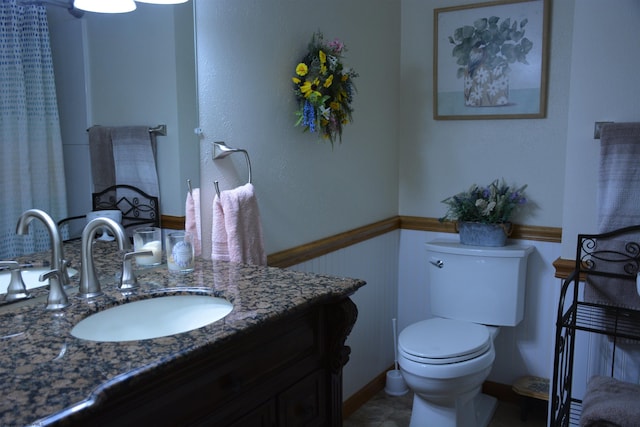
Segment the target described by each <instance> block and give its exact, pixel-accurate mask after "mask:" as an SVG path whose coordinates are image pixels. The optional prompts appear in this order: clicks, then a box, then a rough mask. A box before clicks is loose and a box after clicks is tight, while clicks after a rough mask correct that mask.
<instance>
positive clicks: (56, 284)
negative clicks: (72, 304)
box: [40, 270, 69, 310]
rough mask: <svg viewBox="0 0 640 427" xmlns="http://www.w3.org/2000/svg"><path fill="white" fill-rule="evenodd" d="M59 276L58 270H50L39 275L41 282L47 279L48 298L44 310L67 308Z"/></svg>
mask: <svg viewBox="0 0 640 427" xmlns="http://www.w3.org/2000/svg"><path fill="white" fill-rule="evenodd" d="M61 276H62V272H61V271H60V270H50V271H47V272H46V273H42V274H41V275H40V281H41V282H44V281H45V280H47V279H49V297H48V298H47V305H46V307H45V309H46V310H61V309H63V308H65V307H68V306H69V299H68V298H67V294H66V293H65V292H64V287H63V286H62V283H61V280H60V278H61Z"/></svg>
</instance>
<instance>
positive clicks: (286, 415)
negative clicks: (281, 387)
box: [278, 370, 327, 427]
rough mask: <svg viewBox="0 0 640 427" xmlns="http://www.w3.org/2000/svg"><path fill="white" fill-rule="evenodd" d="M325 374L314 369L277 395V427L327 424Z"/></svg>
mask: <svg viewBox="0 0 640 427" xmlns="http://www.w3.org/2000/svg"><path fill="white" fill-rule="evenodd" d="M326 381H327V375H326V373H325V371H324V370H320V371H316V372H314V373H313V374H311V375H309V376H307V377H305V378H303V379H302V380H300V381H298V382H297V383H296V384H294V385H293V386H291V387H290V388H288V389H287V390H285V391H284V392H282V393H281V394H280V395H279V396H278V427H315V426H318V427H325V426H326V425H327V418H326V416H327V393H326V390H327V384H326Z"/></svg>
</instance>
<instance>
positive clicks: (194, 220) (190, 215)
mask: <svg viewBox="0 0 640 427" xmlns="http://www.w3.org/2000/svg"><path fill="white" fill-rule="evenodd" d="M184 229H185V231H188V232H190V233H191V235H192V236H193V249H194V251H195V255H196V256H200V255H201V254H202V243H201V242H202V230H201V222H200V189H199V188H193V189H192V188H190V189H189V192H187V201H186V203H185V221H184Z"/></svg>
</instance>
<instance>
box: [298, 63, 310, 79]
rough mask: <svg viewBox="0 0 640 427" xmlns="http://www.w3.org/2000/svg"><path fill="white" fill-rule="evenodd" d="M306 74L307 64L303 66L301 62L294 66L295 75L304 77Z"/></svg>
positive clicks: (307, 70)
mask: <svg viewBox="0 0 640 427" xmlns="http://www.w3.org/2000/svg"><path fill="white" fill-rule="evenodd" d="M308 72H309V67H307V64H305V63H304V62H301V63H299V64H298V65H297V66H296V74H297V75H299V76H306V75H307V73H308Z"/></svg>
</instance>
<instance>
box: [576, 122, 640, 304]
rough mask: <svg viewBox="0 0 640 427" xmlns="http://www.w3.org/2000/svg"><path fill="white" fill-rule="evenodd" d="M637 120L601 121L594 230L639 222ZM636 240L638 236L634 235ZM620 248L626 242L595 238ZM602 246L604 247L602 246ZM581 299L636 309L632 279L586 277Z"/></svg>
mask: <svg viewBox="0 0 640 427" xmlns="http://www.w3.org/2000/svg"><path fill="white" fill-rule="evenodd" d="M639 164H640V123H605V124H603V125H602V129H601V138H600V170H599V176H598V233H606V232H607V231H611V230H615V229H618V228H622V227H627V226H631V225H636V224H640V209H639V208H638V207H639V206H640V168H638V165H639ZM634 240H636V241H638V240H640V236H638V239H634ZM599 244H600V249H601V250H602V249H606V248H609V249H612V250H617V251H623V252H624V246H625V244H626V242H615V241H607V242H599ZM605 246H606V247H605ZM585 300H586V301H590V302H596V303H601V304H609V305H616V306H620V307H627V308H633V309H640V296H638V293H637V291H636V286H635V282H634V283H630V282H629V283H627V282H626V281H621V280H619V279H608V278H603V277H588V278H587V282H586V287H585Z"/></svg>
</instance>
